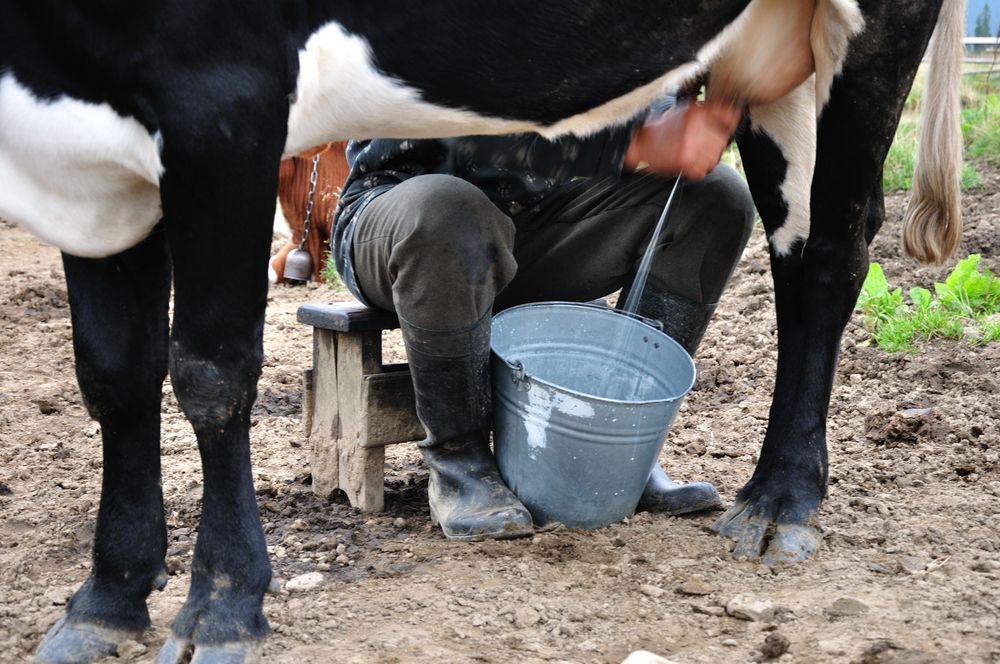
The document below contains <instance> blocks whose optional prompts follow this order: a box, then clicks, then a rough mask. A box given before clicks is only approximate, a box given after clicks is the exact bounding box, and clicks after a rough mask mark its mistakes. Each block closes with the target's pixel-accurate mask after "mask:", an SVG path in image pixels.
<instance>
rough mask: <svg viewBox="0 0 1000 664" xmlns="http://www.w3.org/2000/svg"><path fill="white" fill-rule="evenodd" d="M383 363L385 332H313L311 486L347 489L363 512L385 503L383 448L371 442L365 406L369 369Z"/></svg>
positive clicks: (378, 508)
mask: <svg viewBox="0 0 1000 664" xmlns="http://www.w3.org/2000/svg"><path fill="white" fill-rule="evenodd" d="M381 366H382V338H381V333H379V332H377V331H375V332H360V333H336V332H332V331H330V330H323V329H319V328H315V329H314V333H313V371H312V381H311V382H312V390H311V394H308V395H307V400H309V401H310V402H311V404H310V405H311V408H310V409H309V410H310V413H311V417H310V418H309V419H311V427H310V430H309V441H310V443H311V447H312V458H311V465H312V476H313V491H314V492H315V493H317V494H318V495H321V496H328V495H330V493H331V492H332V491H334V490H335V489H341V490H343V491H344V492H345V493H346V494H347V497H348V500H350V501H351V504H352V505H354V506H355V507H358V508H359V509H361V510H363V511H365V512H377V511H381V510H382V508H383V506H384V501H385V497H384V477H383V470H384V468H383V466H384V462H385V450H384V449H383V448H382V447H368V445H367V435H368V432H367V429H368V427H367V419H368V418H367V414H366V413H365V412H364V410H363V407H364V404H363V398H362V394H363V388H364V376H365V374H372V373H376V372H378V371H379V370H380V369H381Z"/></svg>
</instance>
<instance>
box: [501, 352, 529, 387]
mask: <svg viewBox="0 0 1000 664" xmlns="http://www.w3.org/2000/svg"><path fill="white" fill-rule="evenodd" d="M507 365H508V366H509V367H510V370H511V379H512V380H513V381H514V385H515V386H517V391H518V392H527V391H528V390H530V389H531V378H530V377H529V376H528V374H526V373H524V365H523V364H521V360H514V361H513V362H508V363H507Z"/></svg>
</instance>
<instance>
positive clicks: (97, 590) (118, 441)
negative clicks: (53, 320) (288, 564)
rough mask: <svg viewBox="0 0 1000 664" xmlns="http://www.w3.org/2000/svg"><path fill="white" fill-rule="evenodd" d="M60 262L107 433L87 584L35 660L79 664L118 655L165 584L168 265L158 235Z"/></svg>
mask: <svg viewBox="0 0 1000 664" xmlns="http://www.w3.org/2000/svg"><path fill="white" fill-rule="evenodd" d="M63 262H64V265H65V271H66V281H67V284H68V288H69V299H70V306H71V309H72V319H73V347H74V350H75V351H76V372H77V376H78V379H79V383H80V388H81V391H82V393H83V397H84V401H85V402H86V404H87V407H88V408H89V410H90V413H91V415H92V416H93V417H94V418H95V419H96V420H97V421H98V422H99V423H100V425H101V436H102V438H103V444H104V478H103V483H102V488H101V503H100V508H99V511H98V515H97V529H96V533H95V536H94V554H93V566H92V569H91V573H90V576H89V577H88V578H87V580H86V581H85V582H84V584H83V585H82V586H81V587H80V589H79V590H77V592H76V593H75V594H74V595H73V598H72V599H71V600H70V602H69V606H68V607H67V609H66V615H65V616H64V617H63V618H62V619H61V620H60V621H59V622H58V623H57V624H56V625H55V626H54V627H53V628H52V629H51V630H50V631H49V633H48V634H47V635H46V637H45V639H44V640H43V641H42V644H41V645H40V646H39V648H38V653H37V654H36V659H37V661H41V662H65V663H68V662H77V663H82V662H90V661H92V660H95V659H98V658H100V657H104V656H106V655H109V654H114V652H115V651H116V649H117V645H118V644H119V643H120V642H121V641H123V640H125V639H127V638H134V637H135V636H136V635H137V634H138V633H139V632H141V631H142V630H143V629H145V628H146V627H148V626H149V614H148V612H147V610H146V596H147V595H148V594H149V592H150V590H151V589H152V588H153V587H162V586H163V585H164V584H165V583H166V572H165V567H164V555H165V552H166V541H167V540H166V525H165V523H164V518H163V496H162V491H161V488H160V395H161V388H162V385H163V379H164V377H165V376H166V373H167V300H168V297H169V293H170V263H169V258H168V255H167V247H166V239H165V236H164V234H163V233H162V229H161V228H157V229H156V230H154V232H153V235H152V236H151V237H150V238H149V239H147V240H146V241H145V242H143V243H142V244H141V245H139V246H138V247H136V248H134V249H131V250H129V251H127V252H125V253H123V254H120V255H118V256H113V257H111V258H106V259H100V260H95V259H83V258H75V257H72V256H65V257H64V261H63Z"/></svg>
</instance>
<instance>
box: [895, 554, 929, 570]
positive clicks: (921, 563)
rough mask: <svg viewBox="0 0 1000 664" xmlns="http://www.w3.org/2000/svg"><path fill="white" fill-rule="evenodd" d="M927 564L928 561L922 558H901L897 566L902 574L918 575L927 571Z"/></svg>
mask: <svg viewBox="0 0 1000 664" xmlns="http://www.w3.org/2000/svg"><path fill="white" fill-rule="evenodd" d="M928 562H930V561H928V560H927V558H924V557H923V556H903V558H902V559H900V561H899V566H900V567H902V568H903V571H904V572H908V573H910V574H919V573H920V572H923V571H924V570H926V569H927V563H928Z"/></svg>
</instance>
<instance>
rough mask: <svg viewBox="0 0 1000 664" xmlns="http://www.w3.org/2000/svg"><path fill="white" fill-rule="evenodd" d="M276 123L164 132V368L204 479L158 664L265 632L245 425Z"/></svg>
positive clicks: (248, 652) (236, 644)
mask: <svg viewBox="0 0 1000 664" xmlns="http://www.w3.org/2000/svg"><path fill="white" fill-rule="evenodd" d="M281 126H283V125H281ZM275 133H276V134H278V135H273V136H272V135H270V134H268V133H265V132H261V137H260V138H259V139H258V140H257V141H250V140H249V139H247V140H246V141H245V143H242V144H239V145H227V146H225V149H213V148H212V146H211V143H209V144H207V145H205V146H204V147H203V148H202V147H199V146H198V145H189V146H187V147H188V148H190V151H188V150H183V151H181V148H183V147H185V146H184V144H181V145H180V146H178V144H177V142H176V141H175V142H174V143H173V144H171V137H170V136H167V137H166V139H165V145H166V157H167V158H166V159H165V160H164V161H165V164H166V168H167V172H166V175H165V176H164V178H163V184H162V190H163V201H164V212H165V215H166V219H167V224H168V226H167V230H168V237H169V240H170V249H171V255H172V258H173V262H174V319H173V327H172V331H171V338H170V377H171V380H172V382H173V387H174V393H175V394H176V396H177V400H178V402H179V404H180V406H181V408H182V409H183V412H184V414H185V415H186V416H187V418H188V420H189V421H190V422H191V425H192V427H193V428H194V431H195V435H196V437H197V440H198V450H199V452H200V455H201V461H202V470H203V474H204V489H203V494H202V512H201V523H200V526H199V529H198V539H197V543H196V545H195V550H194V558H193V561H192V569H191V587H190V590H189V592H188V596H187V599H186V601H185V602H184V605H183V607H182V608H181V610H180V612H179V614H178V615H177V617H176V619H175V620H174V623H173V627H172V632H173V634H172V637H171V638H170V640H169V641H168V642H167V643H166V644H165V645H164V647H163V648H162V649H161V651H160V655H159V658H158V660H157V661H158V662H159V663H160V664H175V663H179V662H187V661H188V658H189V657H191V658H192V659H191V661H192V662H195V663H197V664H222V663H225V664H236V663H238V662H244V661H246V660H248V659H252V658H254V657H255V654H256V651H257V649H258V646H259V644H260V642H261V640H262V639H263V638H264V636H265V635H266V634H267V632H268V624H267V620H266V618H265V617H264V614H263V611H262V608H263V607H262V604H263V596H264V593H265V591H266V590H267V588H268V585H269V583H270V581H271V567H270V563H269V562H268V558H267V550H266V547H265V541H264V533H263V529H262V527H261V522H260V513H259V511H258V509H257V503H256V497H255V494H254V488H253V479H252V475H251V468H250V440H249V429H250V410H251V407H252V405H253V402H254V399H255V398H256V390H257V379H258V378H259V376H260V371H261V360H262V357H263V326H264V307H265V303H266V300H267V258H268V251H269V248H270V237H271V219H270V217H271V210H273V207H274V200H275V196H276V194H277V191H276V182H277V172H278V160H279V156H280V150H281V141H282V140H283V135H281V133H280V132H275ZM244 138H245V137H244ZM182 140H183V139H182ZM171 148H173V151H172V152H171Z"/></svg>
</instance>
